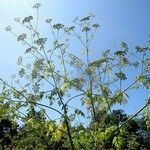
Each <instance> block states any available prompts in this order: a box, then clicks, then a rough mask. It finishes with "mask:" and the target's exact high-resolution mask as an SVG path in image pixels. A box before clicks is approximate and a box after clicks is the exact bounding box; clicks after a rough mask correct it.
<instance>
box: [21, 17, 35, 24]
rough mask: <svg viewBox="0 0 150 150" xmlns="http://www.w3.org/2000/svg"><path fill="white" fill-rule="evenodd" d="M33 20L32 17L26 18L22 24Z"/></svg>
mask: <svg viewBox="0 0 150 150" xmlns="http://www.w3.org/2000/svg"><path fill="white" fill-rule="evenodd" d="M32 19H33V17H32V16H28V17H25V18H24V19H23V21H22V23H23V24H24V23H30V21H31V20H32Z"/></svg>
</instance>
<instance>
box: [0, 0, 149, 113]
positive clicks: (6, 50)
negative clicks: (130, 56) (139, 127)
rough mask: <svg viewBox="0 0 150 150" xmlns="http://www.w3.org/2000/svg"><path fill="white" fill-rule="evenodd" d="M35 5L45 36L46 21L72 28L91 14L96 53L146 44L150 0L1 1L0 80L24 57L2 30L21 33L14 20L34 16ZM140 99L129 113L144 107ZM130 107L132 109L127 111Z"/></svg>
mask: <svg viewBox="0 0 150 150" xmlns="http://www.w3.org/2000/svg"><path fill="white" fill-rule="evenodd" d="M35 2H40V3H42V7H41V8H40V11H41V12H40V21H41V22H43V23H42V24H41V31H43V33H46V28H45V26H46V24H45V25H44V20H45V19H46V18H52V19H53V20H55V21H56V22H62V23H63V24H71V22H72V20H73V18H75V17H76V16H80V17H84V16H86V15H88V14H89V13H93V14H95V15H96V18H97V21H98V22H99V23H100V25H101V29H100V31H99V33H98V34H97V35H96V40H95V41H94V45H95V46H94V47H95V49H98V50H105V49H111V48H114V47H117V46H119V43H120V41H126V42H127V43H129V44H130V45H131V46H132V45H133V47H134V46H135V45H136V44H144V43H146V42H147V41H148V40H149V37H148V35H149V34H150V0H41V1H40V0H39V1H36V0H0V76H1V77H4V78H6V79H8V78H9V77H10V76H11V74H13V73H15V72H16V68H17V65H16V60H17V58H18V56H20V55H23V53H24V47H23V46H21V45H20V44H19V43H18V42H17V41H16V39H14V38H13V37H12V36H11V35H10V34H9V33H7V32H6V31H5V27H6V26H7V25H12V27H13V28H14V30H15V31H16V32H17V33H19V32H21V31H22V28H21V27H20V26H19V25H17V24H16V23H15V22H14V21H13V19H14V18H15V17H22V18H23V17H25V16H28V15H32V14H34V12H33V10H32V6H33V5H34V4H35ZM149 93H150V91H147V92H146V93H144V95H143V93H139V97H140V96H141V97H142V99H144V98H146V97H147V96H148V94H149ZM140 94H141V95H140ZM142 99H140V100H134V99H132V100H131V101H130V103H129V104H128V106H126V109H127V110H128V112H129V113H131V112H134V111H136V110H137V109H138V108H139V107H140V106H141V105H142V104H144V101H143V100H142ZM129 106H131V108H133V109H128V108H127V107H129Z"/></svg>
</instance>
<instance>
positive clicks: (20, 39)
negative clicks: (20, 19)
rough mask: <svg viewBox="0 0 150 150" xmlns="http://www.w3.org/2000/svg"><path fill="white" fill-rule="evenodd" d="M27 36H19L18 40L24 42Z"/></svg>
mask: <svg viewBox="0 0 150 150" xmlns="http://www.w3.org/2000/svg"><path fill="white" fill-rule="evenodd" d="M26 36H27V35H26V34H25V33H23V34H20V35H19V36H18V38H17V41H24V40H25V38H26Z"/></svg>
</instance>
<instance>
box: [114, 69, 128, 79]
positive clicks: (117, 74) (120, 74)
mask: <svg viewBox="0 0 150 150" xmlns="http://www.w3.org/2000/svg"><path fill="white" fill-rule="evenodd" d="M115 75H116V76H117V77H118V78H119V79H120V80H126V79H127V77H126V75H125V74H124V73H123V72H122V71H120V72H118V73H115Z"/></svg>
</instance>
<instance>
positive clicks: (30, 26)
mask: <svg viewBox="0 0 150 150" xmlns="http://www.w3.org/2000/svg"><path fill="white" fill-rule="evenodd" d="M40 7H41V4H39V3H37V4H35V5H34V6H33V8H34V9H35V10H36V11H37V17H36V18H37V20H36V19H35V17H33V16H27V17H25V18H24V19H20V18H15V21H16V22H17V23H19V24H20V25H21V26H23V27H25V32H24V33H21V34H19V35H17V34H16V33H14V31H13V29H12V27H11V26H8V27H7V28H6V31H8V32H10V33H11V34H12V35H14V36H15V38H16V39H17V41H18V42H19V43H21V44H23V45H24V46H25V57H19V58H18V62H17V64H18V66H19V71H18V74H16V75H13V76H12V82H11V84H9V83H8V82H6V81H5V80H4V79H1V80H0V81H1V85H2V88H1V93H0V107H1V108H0V118H1V122H0V123H1V127H2V128H1V129H0V130H1V131H0V132H1V137H0V142H1V143H3V144H1V145H2V146H1V149H4V148H6V149H9V148H10V149H16V150H21V149H27V150H32V149H38V150H43V149H52V150H53V149H54V150H59V149H60V150H70V149H71V150H74V149H77V150H78V149H84V150H85V149H86V150H92V149H93V150H94V149H95V150H101V149H117V150H122V149H131V150H136V149H149V142H150V141H149V140H150V133H149V132H150V131H149V129H150V116H149V101H150V98H148V99H147V100H146V102H145V103H146V104H145V105H144V106H143V107H142V108H141V109H140V110H139V111H138V112H137V113H135V114H133V115H131V116H128V115H127V114H125V113H124V111H123V110H121V109H118V110H113V108H114V107H113V106H115V105H116V104H117V105H125V104H126V103H127V102H128V100H129V99H130V97H129V92H132V90H133V89H136V90H137V91H138V90H148V89H149V88H150V77H149V75H150V67H149V66H150V62H149V59H150V58H149V56H148V53H149V47H147V46H146V47H145V46H144V47H142V46H136V47H135V49H134V51H131V50H130V47H129V46H128V44H127V43H125V42H121V44H120V47H119V48H118V50H117V51H116V50H106V51H103V52H99V51H96V53H98V54H97V55H96V56H94V59H92V58H93V56H91V52H93V49H92V48H91V47H92V46H91V42H92V40H93V38H94V35H95V32H96V31H97V30H98V29H99V28H100V27H101V26H100V25H99V24H97V23H93V22H94V21H95V20H94V17H95V16H94V15H92V14H90V15H89V16H87V17H85V18H81V19H80V18H79V17H77V18H76V19H75V20H74V25H73V26H65V25H64V24H61V23H55V24H54V23H53V20H52V19H46V23H47V24H48V26H49V27H48V30H49V31H50V32H51V36H52V37H53V41H50V40H49V38H48V37H47V35H46V36H44V35H43V34H42V33H41V32H39V31H40V30H39V29H38V28H39V26H38V23H39V16H38V14H39V8H40ZM75 38H76V39H77V40H78V41H79V42H80V44H82V45H81V47H82V49H84V55H83V57H82V56H80V55H79V56H78V54H74V53H73V52H72V51H70V49H71V48H72V47H71V43H72V42H71V41H73V42H74V41H75ZM78 41H77V43H75V44H78V45H80V44H79V43H78ZM73 46H74V45H73ZM129 72H130V73H131V74H133V76H132V77H131V75H129V74H128V73H129ZM86 112H88V113H86ZM141 112H142V117H139V115H140V114H141ZM55 113H57V115H55ZM10 118H11V119H10ZM57 118H58V119H57ZM3 121H6V122H8V124H9V125H8V124H7V123H6V122H4V123H3ZM18 121H21V122H22V124H23V125H22V126H21V125H20V126H17V125H16V124H17V122H18ZM86 121H87V122H88V123H86V124H84V123H85V122H86ZM12 125H14V127H13V128H12ZM12 132H13V133H12ZM6 141H7V142H6Z"/></svg>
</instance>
